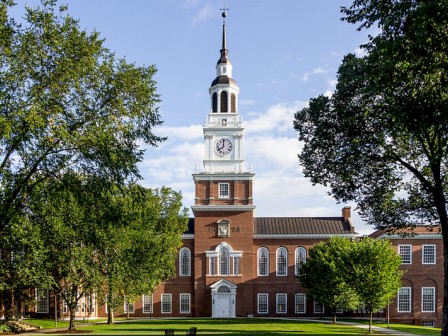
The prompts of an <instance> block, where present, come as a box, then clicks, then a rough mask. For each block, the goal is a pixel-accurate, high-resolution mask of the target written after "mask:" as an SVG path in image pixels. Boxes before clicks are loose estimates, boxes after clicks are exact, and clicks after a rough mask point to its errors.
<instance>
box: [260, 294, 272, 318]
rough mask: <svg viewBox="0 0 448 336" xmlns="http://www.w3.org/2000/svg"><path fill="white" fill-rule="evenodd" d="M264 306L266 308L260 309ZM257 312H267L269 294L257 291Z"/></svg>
mask: <svg viewBox="0 0 448 336" xmlns="http://www.w3.org/2000/svg"><path fill="white" fill-rule="evenodd" d="M264 306H266V309H261V308H262V307H263V308H264ZM257 312H258V314H269V294H268V293H258V295H257Z"/></svg>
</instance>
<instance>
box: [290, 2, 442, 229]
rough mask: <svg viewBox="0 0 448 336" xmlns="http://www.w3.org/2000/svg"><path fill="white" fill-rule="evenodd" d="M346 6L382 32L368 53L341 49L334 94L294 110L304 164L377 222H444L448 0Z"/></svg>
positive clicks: (350, 14) (352, 17)
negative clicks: (341, 53)
mask: <svg viewBox="0 0 448 336" xmlns="http://www.w3.org/2000/svg"><path fill="white" fill-rule="evenodd" d="M342 11H343V13H344V14H346V17H345V18H344V19H345V20H347V21H349V22H352V23H359V24H360V29H362V28H364V27H370V26H371V25H373V24H376V23H377V24H378V25H379V28H380V33H379V34H378V35H377V36H375V37H371V38H370V41H369V42H368V43H367V44H366V45H365V46H364V48H365V50H366V52H367V55H366V56H363V57H356V56H355V55H347V56H346V57H344V59H343V62H342V64H341V66H340V68H339V71H338V83H337V86H336V91H335V93H334V95H333V96H332V97H325V96H319V97H317V98H314V99H311V101H310V104H309V107H307V108H304V109H302V110H301V111H299V112H297V113H296V115H295V122H294V127H295V129H296V130H297V131H298V132H299V140H300V141H304V143H305V146H304V149H303V151H302V153H301V154H300V155H299V158H300V160H301V162H302V164H303V165H304V168H305V169H304V173H305V175H306V176H307V177H310V178H311V180H312V182H314V183H321V184H324V185H328V186H330V187H331V193H332V194H333V195H334V197H335V198H336V199H338V200H340V201H356V202H357V203H358V207H359V210H360V214H361V216H363V217H364V218H365V219H367V220H368V222H369V223H371V224H374V225H376V226H377V227H382V226H395V227H397V226H407V225H415V224H430V223H435V224H442V230H443V231H447V230H448V221H447V208H446V207H447V193H448V184H447V178H448V177H447V169H448V113H447V112H446V111H447V107H448V94H447V92H448V73H447V71H448V62H447V61H448V51H447V50H448V24H447V23H448V2H447V1H445V0H442V1H439V0H430V1H411V0H406V1H405V0H401V1H391V0H359V1H354V3H353V5H352V6H351V7H350V8H343V9H342Z"/></svg>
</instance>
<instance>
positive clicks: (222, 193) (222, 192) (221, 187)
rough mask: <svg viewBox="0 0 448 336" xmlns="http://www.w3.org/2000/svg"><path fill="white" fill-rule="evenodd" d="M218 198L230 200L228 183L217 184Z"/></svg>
mask: <svg viewBox="0 0 448 336" xmlns="http://www.w3.org/2000/svg"><path fill="white" fill-rule="evenodd" d="M218 197H219V198H230V183H227V182H225V183H223V182H222V183H218Z"/></svg>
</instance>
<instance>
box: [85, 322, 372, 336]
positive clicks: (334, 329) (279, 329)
mask: <svg viewBox="0 0 448 336" xmlns="http://www.w3.org/2000/svg"><path fill="white" fill-rule="evenodd" d="M193 326H194V327H197V328H198V335H213V334H216V335H220V336H228V335H232V336H235V335H241V336H249V335H250V336H253V335H257V336H274V335H365V334H366V330H363V329H359V328H354V327H351V326H347V325H331V324H327V323H321V322H306V321H300V320H280V319H256V318H252V319H246V318H242V319H239V318H238V319H179V320H177V319H173V320H133V321H122V322H118V323H116V324H115V325H112V326H110V325H107V324H104V323H103V324H95V325H89V326H82V327H79V328H78V329H87V330H92V331H93V332H92V333H91V334H89V335H107V334H109V335H110V334H115V335H130V334H135V335H136V334H146V335H164V331H165V329H173V330H174V333H175V335H185V333H186V332H187V331H188V330H189V328H190V327H193Z"/></svg>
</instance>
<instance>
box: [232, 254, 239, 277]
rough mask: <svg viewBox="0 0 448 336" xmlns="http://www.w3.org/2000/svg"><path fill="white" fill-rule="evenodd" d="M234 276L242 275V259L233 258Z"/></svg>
mask: <svg viewBox="0 0 448 336" xmlns="http://www.w3.org/2000/svg"><path fill="white" fill-rule="evenodd" d="M232 259H233V270H232V274H233V275H240V264H241V258H240V257H233V258H232Z"/></svg>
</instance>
